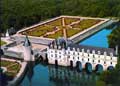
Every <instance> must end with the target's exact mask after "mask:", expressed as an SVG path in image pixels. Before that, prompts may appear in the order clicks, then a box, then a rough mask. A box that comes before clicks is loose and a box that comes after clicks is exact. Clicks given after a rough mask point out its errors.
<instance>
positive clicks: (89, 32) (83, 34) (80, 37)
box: [69, 20, 113, 43]
mask: <svg viewBox="0 0 120 86" xmlns="http://www.w3.org/2000/svg"><path fill="white" fill-rule="evenodd" d="M112 23H113V21H112V20H106V21H103V22H102V23H99V24H98V25H95V26H93V27H90V28H88V29H86V30H84V31H82V32H80V33H78V34H76V35H74V36H72V37H70V38H69V40H72V41H73V42H74V43H78V42H79V41H81V40H83V39H85V38H86V37H88V36H90V35H92V34H94V33H95V32H97V31H99V30H102V29H103V28H104V27H106V26H109V25H110V24H112Z"/></svg>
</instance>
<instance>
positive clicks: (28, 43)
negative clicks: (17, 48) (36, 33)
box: [23, 35, 31, 47]
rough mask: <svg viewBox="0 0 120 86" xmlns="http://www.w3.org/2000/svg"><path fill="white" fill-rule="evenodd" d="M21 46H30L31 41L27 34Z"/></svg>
mask: <svg viewBox="0 0 120 86" xmlns="http://www.w3.org/2000/svg"><path fill="white" fill-rule="evenodd" d="M23 46H25V47H28V46H31V43H30V41H29V39H28V36H27V35H26V38H25V41H24V43H23Z"/></svg>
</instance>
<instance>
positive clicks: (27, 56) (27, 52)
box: [23, 36, 35, 61]
mask: <svg viewBox="0 0 120 86" xmlns="http://www.w3.org/2000/svg"><path fill="white" fill-rule="evenodd" d="M23 50H24V52H23V53H24V60H25V61H34V60H35V59H34V56H33V51H32V49H31V43H30V41H29V39H28V37H27V36H26V38H25V41H24V43H23Z"/></svg>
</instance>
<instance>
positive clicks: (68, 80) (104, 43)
mask: <svg viewBox="0 0 120 86" xmlns="http://www.w3.org/2000/svg"><path fill="white" fill-rule="evenodd" d="M111 31H112V29H108V28H104V29H102V30H101V31H99V32H97V33H95V34H93V35H92V36H90V37H88V38H87V39H85V40H83V41H81V42H80V43H79V44H83V45H90V46H97V47H105V48H108V39H107V36H108V35H109V34H110V33H111ZM97 78H98V76H97V75H96V74H95V73H92V74H87V73H86V72H85V71H83V72H77V71H76V70H74V69H73V70H70V69H68V68H65V67H58V69H55V66H51V65H49V66H48V65H42V64H37V65H36V66H34V67H33V70H29V71H28V73H27V74H26V76H25V78H24V79H23V81H22V83H21V85H20V86H78V85H79V86H95V84H96V83H95V82H96V80H97Z"/></svg>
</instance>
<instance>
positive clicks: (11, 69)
mask: <svg viewBox="0 0 120 86" xmlns="http://www.w3.org/2000/svg"><path fill="white" fill-rule="evenodd" d="M1 66H2V67H6V68H7V71H6V72H5V74H6V75H7V76H11V77H14V76H15V75H16V74H17V73H18V72H19V70H20V67H21V65H20V64H19V63H18V62H12V61H6V60H1Z"/></svg>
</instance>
